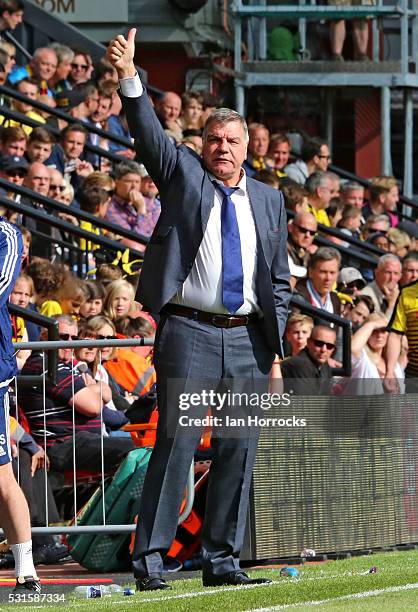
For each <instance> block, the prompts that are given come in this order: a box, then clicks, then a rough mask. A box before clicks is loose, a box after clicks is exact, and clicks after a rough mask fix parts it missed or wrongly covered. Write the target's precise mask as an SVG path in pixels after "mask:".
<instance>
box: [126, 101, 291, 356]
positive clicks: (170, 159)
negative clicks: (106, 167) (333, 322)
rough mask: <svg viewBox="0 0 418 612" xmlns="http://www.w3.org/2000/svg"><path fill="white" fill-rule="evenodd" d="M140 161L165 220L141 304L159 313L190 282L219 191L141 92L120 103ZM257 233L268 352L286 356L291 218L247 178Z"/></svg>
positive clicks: (279, 200)
mask: <svg viewBox="0 0 418 612" xmlns="http://www.w3.org/2000/svg"><path fill="white" fill-rule="evenodd" d="M122 102H123V107H124V110H125V112H126V116H127V120H128V125H129V130H130V133H131V135H132V136H133V137H134V138H135V145H136V150H137V154H138V157H139V159H140V160H141V161H142V163H143V164H144V165H145V167H146V168H147V170H148V172H149V173H150V175H151V177H152V178H153V180H154V182H155V184H156V185H157V187H158V189H159V192H160V198H161V215H160V218H159V220H158V223H157V225H156V227H155V229H154V232H153V234H152V236H151V238H150V241H149V244H148V246H147V249H146V253H145V257H144V263H143V267H142V271H141V275H140V279H139V287H138V292H137V296H136V299H137V300H138V301H139V302H141V304H143V306H144V308H145V309H146V310H149V311H151V312H160V310H161V308H162V307H163V306H164V305H165V304H167V302H169V301H170V300H171V298H172V297H173V296H174V295H175V293H176V292H177V291H178V290H179V289H180V288H181V286H182V284H183V283H184V281H185V279H186V278H187V276H188V274H189V272H190V270H191V268H192V266H193V263H194V260H195V258H196V254H197V251H198V249H199V246H200V243H201V241H202V238H203V232H204V230H205V227H206V223H207V221H208V218H209V214H210V210H211V208H212V206H213V203H214V190H215V187H214V185H213V183H212V182H211V180H210V177H209V174H208V172H207V170H206V169H205V168H204V166H203V165H202V160H201V158H200V157H199V156H198V155H197V154H196V153H195V152H194V151H192V150H191V149H190V148H188V147H186V146H180V147H175V146H174V145H173V144H172V142H171V141H170V139H169V138H168V137H167V136H166V134H165V132H164V130H163V129H162V127H161V124H160V122H159V120H158V118H157V116H156V115H155V113H154V110H153V108H152V106H151V104H150V102H149V100H148V96H147V94H146V92H145V91H144V93H143V95H142V96H140V97H138V98H126V97H124V96H122ZM247 188H248V195H249V199H250V203H251V207H252V211H253V215H254V220H255V227H256V232H257V283H256V284H257V294H258V298H259V302H260V306H261V309H262V312H263V326H264V331H265V335H266V340H267V343H268V345H269V347H270V348H271V349H272V350H273V351H274V352H275V353H277V354H278V355H282V346H281V338H282V336H283V332H284V328H285V325H286V318H287V305H288V302H289V299H290V296H291V291H290V285H289V268H288V263H287V252H286V240H287V225H286V212H285V208H284V203H283V196H282V194H281V193H280V192H279V191H277V190H275V189H272V188H271V187H268V186H267V185H264V184H262V183H260V182H258V181H255V180H253V179H251V178H247Z"/></svg>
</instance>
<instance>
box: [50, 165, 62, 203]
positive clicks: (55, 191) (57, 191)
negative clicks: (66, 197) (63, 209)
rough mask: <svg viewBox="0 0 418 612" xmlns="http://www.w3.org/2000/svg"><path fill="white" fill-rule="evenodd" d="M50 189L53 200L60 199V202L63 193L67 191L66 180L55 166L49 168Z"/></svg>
mask: <svg viewBox="0 0 418 612" xmlns="http://www.w3.org/2000/svg"><path fill="white" fill-rule="evenodd" d="M49 178H50V183H49V191H48V196H49V197H50V198H52V199H53V200H58V201H59V202H60V201H61V199H62V196H61V194H62V193H63V192H64V191H65V181H64V177H63V176H62V174H61V172H60V171H59V170H56V169H55V168H49Z"/></svg>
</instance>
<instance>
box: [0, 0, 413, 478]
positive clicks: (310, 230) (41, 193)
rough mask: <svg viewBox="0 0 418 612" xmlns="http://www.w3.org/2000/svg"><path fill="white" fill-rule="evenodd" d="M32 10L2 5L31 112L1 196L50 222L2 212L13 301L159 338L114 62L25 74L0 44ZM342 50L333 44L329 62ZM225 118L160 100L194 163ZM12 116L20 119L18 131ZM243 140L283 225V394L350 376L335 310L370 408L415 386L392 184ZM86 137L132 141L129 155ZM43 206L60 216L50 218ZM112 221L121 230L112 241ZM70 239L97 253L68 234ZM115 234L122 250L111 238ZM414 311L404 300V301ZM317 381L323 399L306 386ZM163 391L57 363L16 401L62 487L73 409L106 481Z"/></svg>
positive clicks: (10, 67) (107, 366)
mask: <svg viewBox="0 0 418 612" xmlns="http://www.w3.org/2000/svg"><path fill="white" fill-rule="evenodd" d="M23 8H24V7H23V3H22V2H20V0H0V84H6V85H7V86H9V87H12V88H14V89H15V90H16V92H18V93H20V94H23V95H24V96H26V98H27V99H26V100H25V101H22V100H17V99H13V98H8V97H7V96H2V99H1V102H2V107H3V111H2V113H1V116H0V125H1V128H0V179H5V180H6V181H8V182H9V186H8V185H7V183H2V185H1V186H0V195H1V196H3V197H5V198H7V199H8V200H9V201H14V202H15V203H21V204H24V205H26V206H28V207H30V208H32V209H34V210H37V211H40V212H44V213H45V212H47V215H45V216H44V218H43V220H39V219H36V220H35V219H33V218H31V217H30V216H29V215H25V214H22V213H21V212H19V211H18V210H15V209H14V208H9V207H8V206H7V204H6V203H5V201H4V200H3V202H2V204H1V211H0V212H1V214H2V215H3V216H5V217H6V218H8V219H9V220H11V221H12V222H14V223H16V224H18V225H19V226H20V227H21V229H22V232H23V237H24V243H25V252H24V255H23V261H22V273H21V275H20V276H19V278H18V280H17V282H16V285H15V287H14V289H13V292H12V294H11V298H10V301H11V303H13V304H16V305H18V306H20V307H23V308H26V309H28V310H30V311H37V312H39V313H40V314H42V315H45V316H48V317H55V318H56V320H57V321H58V325H59V337H60V339H62V340H70V339H76V338H82V339H86V340H87V339H101V340H106V339H114V338H125V337H128V338H141V337H149V336H153V334H154V329H155V322H154V319H153V318H152V316H151V314H149V313H144V312H143V311H142V310H141V305H140V304H137V303H136V302H135V300H134V295H135V289H134V288H135V286H136V283H137V280H138V268H135V266H134V265H132V257H130V254H129V250H134V251H136V252H143V251H144V249H145V245H146V241H147V239H148V238H149V237H150V236H151V234H152V231H153V229H154V227H155V226H156V224H157V222H158V217H159V213H160V200H159V194H158V189H157V187H156V185H155V184H154V182H153V180H152V177H151V176H150V174H149V173H148V169H147V168H145V167H144V166H143V165H141V164H139V163H138V162H137V161H136V160H135V157H136V154H135V149H134V147H133V140H132V139H131V136H130V134H129V130H128V126H127V123H126V118H125V117H124V115H123V112H122V108H121V103H120V99H119V96H118V93H117V88H118V83H117V78H116V74H115V70H114V68H113V67H112V66H111V65H110V64H108V63H107V62H106V60H105V59H102V60H100V61H99V62H97V63H94V62H93V59H92V57H91V56H90V54H89V53H88V52H87V51H86V50H83V49H80V48H70V47H67V46H66V45H62V44H60V43H58V42H55V43H52V44H50V45H49V46H48V47H43V48H39V49H37V50H36V52H35V53H34V54H33V58H32V59H31V60H30V61H29V62H28V63H27V64H26V65H17V64H16V49H15V48H14V46H13V45H12V44H11V43H10V42H9V41H8V40H5V39H3V38H2V36H1V30H2V29H3V30H4V29H6V28H8V29H12V30H13V29H14V28H15V27H16V26H17V25H18V24H19V23H20V22H21V20H22V16H23ZM337 31H338V28H337V29H336V34H335V35H336V37H337V38H338V39H339V40H340V37H341V35H340V34H338V32H337ZM339 48H340V47H339V46H338V44H337V43H336V47H335V49H336V51H335V54H336V59H338V58H337V55H338V54H339V55H340V51H339V50H338V49H339ZM31 100H32V101H34V100H38V101H39V102H42V103H44V104H45V105H46V106H49V107H50V108H57V109H59V110H62V111H64V112H66V113H68V115H69V116H70V117H71V120H70V121H68V122H67V121H65V120H63V119H62V118H61V117H59V118H58V117H56V116H54V115H52V114H50V113H48V112H47V111H46V110H45V109H43V110H39V109H36V108H34V107H33V106H32V104H31ZM219 106H222V101H221V100H218V99H217V98H216V97H215V96H214V95H213V94H212V93H209V92H199V91H187V92H185V93H184V94H183V95H182V96H179V95H178V94H177V93H175V92H169V91H168V92H165V93H163V94H162V95H160V96H159V97H156V98H155V100H154V107H155V111H156V114H157V116H158V118H159V120H160V122H161V124H162V126H163V127H164V129H165V130H166V133H167V135H168V136H169V137H170V138H171V139H172V140H173V142H175V143H176V144H177V145H178V146H181V145H184V146H187V147H190V148H191V149H193V150H194V151H195V153H196V155H200V153H201V150H202V134H203V126H204V123H205V121H206V118H207V117H208V116H209V114H210V113H211V112H212V110H214V109H215V108H217V107H219ZM8 110H10V111H13V112H15V113H18V115H14V116H13V118H10V117H9V116H8V113H7V111H8ZM19 117H20V118H19ZM25 119H28V120H34V121H36V123H37V124H39V125H37V126H36V127H34V126H33V123H32V122H31V121H29V124H27V123H25ZM248 127H249V144H248V157H247V160H246V161H245V164H244V168H245V171H246V173H247V175H248V176H250V177H253V178H255V179H257V180H260V181H262V182H264V183H267V184H268V185H270V186H271V187H273V188H275V189H281V191H282V193H283V195H284V199H285V204H286V208H287V210H288V212H289V223H288V243H287V244H288V261H289V267H290V272H291V282H292V287H293V289H294V294H295V296H298V305H297V306H295V307H294V308H292V311H291V312H290V316H289V320H288V325H287V329H286V334H285V341H284V344H285V355H286V358H285V360H284V361H283V362H282V364H281V371H282V375H283V377H284V379H285V381H286V379H301V380H303V381H305V383H306V384H305V385H304V386H303V385H302V387H299V388H302V389H303V392H304V393H306V394H314V393H324V392H329V391H330V389H331V387H332V384H331V383H332V368H333V367H339V366H341V333H340V332H339V331H338V328H337V327H334V326H333V325H332V324H331V325H330V324H329V323H327V322H326V321H324V319H323V318H322V317H323V314H322V317H321V311H326V312H327V313H330V314H334V315H339V316H342V317H344V318H345V319H347V320H349V321H351V323H352V326H353V339H352V341H353V349H352V353H351V359H352V368H353V373H352V377H351V379H359V378H375V379H376V380H378V381H379V384H378V385H377V386H375V388H374V391H373V392H374V393H383V392H385V391H387V390H389V387H390V385H385V383H384V381H385V378H386V377H387V376H388V374H389V375H390V376H394V377H396V378H397V379H402V378H403V372H404V369H405V367H406V368H407V373H408V365H407V364H408V363H409V364H412V366H411V365H410V366H409V367H410V369H411V371H413V372H415V371H416V368H418V366H417V365H416V364H417V363H418V358H417V356H416V355H415V351H416V350H417V346H416V343H415V342H414V340H413V339H412V341H411V339H410V338H409V340H410V345H409V346H408V341H407V338H406V336H408V320H409V319H408V316H409V314H408V313H409V312H410V310H411V308H414V312H415V313H416V311H417V306H416V305H415V304H417V303H418V302H413V304H414V305H413V306H412V307H411V306H410V303H411V302H407V303H408V304H409V310H408V311H407V316H405V313H404V312H400V311H399V308H398V304H399V303H400V302H399V294H400V291H401V290H402V288H403V287H413V288H414V289H413V292H415V293H413V296H414V295H416V298H415V300H418V295H417V293H416V292H417V291H418V289H415V285H414V283H416V282H417V281H418V250H416V246H415V240H416V237H417V233H418V225H417V224H416V223H415V222H413V221H400V216H399V210H398V205H399V189H398V182H397V180H396V178H395V177H392V176H377V177H373V178H371V182H370V186H369V188H367V189H365V188H364V186H363V185H360V184H359V183H357V182H355V181H343V180H340V178H339V176H338V175H337V174H335V173H334V172H332V171H330V164H331V154H330V147H329V143H327V142H326V141H325V140H323V139H321V138H319V137H310V138H305V140H304V142H303V145H302V148H301V151H300V155H299V156H295V155H294V152H292V142H291V139H290V137H289V136H288V134H286V133H285V132H282V133H271V132H270V130H269V129H268V126H266V125H264V124H261V123H251V122H250V124H249V126H248ZM91 128H100V129H101V130H104V131H105V132H108V133H109V134H113V135H115V136H120V137H123V138H125V141H126V142H125V145H121V144H119V143H116V142H113V141H111V140H108V139H106V138H105V137H104V136H103V135H102V134H101V135H99V134H97V133H95V132H92V131H90V129H91ZM137 146H138V147H140V146H141V144H140V141H139V142H138V143H137ZM108 154H110V155H108ZM115 155H117V156H118V158H115V157H114V156H115ZM116 160H117V161H116ZM16 187H25V188H26V189H27V190H29V191H25V192H19V191H16V190H15V188H16ZM38 197H41V200H39V199H37V198H38ZM42 197H44V198H50V199H52V200H55V201H56V202H57V203H59V204H61V205H65V207H66V209H65V208H63V207H61V209H60V210H53V209H49V208H48V203H47V201H46V200H44V201H42ZM180 197H181V194H179V198H180ZM80 211H81V213H89V214H90V215H91V217H90V220H86V219H85V218H81V217H79V213H80ZM52 216H55V217H57V218H59V219H60V220H62V221H64V222H65V223H66V224H67V225H66V226H65V227H66V229H62V228H56V227H53V226H52V225H51V223H50V219H51V217H52ZM94 218H95V219H94ZM103 220H105V221H108V222H110V223H112V224H113V226H114V231H109V230H108V229H104V228H103V226H102V225H101V221H103ZM96 221H97V225H95V223H96ZM76 226H77V227H79V228H80V229H82V230H85V231H87V232H89V233H90V234H91V239H87V238H85V237H84V238H78V237H77V236H76V235H74V234H73V233H72V228H74V227H76ZM118 227H119V228H121V229H123V230H124V235H118V233H117V228H118ZM328 229H330V230H334V231H332V232H331V233H330V232H328V231H327V230H328ZM126 230H127V231H128V232H131V236H130V237H127V235H126ZM95 236H96V237H97V236H105V237H107V238H110V239H112V240H114V241H116V243H117V244H119V245H120V249H121V252H120V253H119V254H118V255H116V253H114V252H111V253H109V252H107V251H106V249H104V248H102V247H100V246H99V245H98V244H96V243H95ZM371 247H374V250H373V248H371ZM72 248H75V249H77V248H78V249H79V250H80V251H81V252H83V253H85V254H87V259H86V260H83V262H82V264H80V261H79V260H74V259H72V258H71V249H72ZM126 250H127V251H126ZM125 254H126V257H125ZM74 261H76V263H74ZM413 296H412V297H411V295H410V292H409V293H408V294H407V298H406V299H407V300H408V299H409V300H411V299H412V300H413V299H414V298H413ZM303 304H309V305H310V306H314V307H315V308H316V309H317V310H318V312H317V315H316V316H315V317H313V316H312V317H311V316H307V315H305V314H304V313H303ZM402 304H404V301H401V305H402ZM153 314H154V315H155V314H157V313H153ZM392 316H393V318H394V321H395V324H394V326H393V327H391V323H390V321H391V318H392ZM414 316H415V318H416V315H414ZM414 323H415V322H413V323H412V324H414ZM12 324H13V333H14V340H15V341H25V340H32V341H34V340H38V339H41V338H45V330H42V329H41V328H39V327H38V326H37V325H35V324H33V323H29V322H27V321H25V320H24V319H23V318H21V317H18V316H12ZM389 332H390V334H389ZM405 333H406V336H405V335H401V334H405ZM392 334H397V336H396V339H391V337H392ZM388 343H389V345H390V344H391V343H392V345H393V346H394V347H395V352H396V359H395V360H394V359H393V357H391V356H390V355H389V356H388V354H387V351H386V348H387V344H388ZM17 358H18V365H19V369H20V370H21V372H22V374H23V375H25V374H28V375H34V374H39V373H41V372H43V371H44V370H45V367H46V365H45V364H46V362H47V355H46V354H43V353H42V352H38V351H33V352H30V351H20V352H19V354H18V356H17ZM414 367H415V370H414ZM274 371H275V372H277V370H274ZM312 379H316V380H318V381H319V382H318V384H317V385H315V386H313V385H312ZM156 382H157V381H156V376H155V370H154V367H153V363H152V350H151V349H150V348H149V347H138V348H137V349H125V348H123V349H122V348H119V349H115V348H110V347H109V348H103V349H101V350H98V349H92V348H83V349H77V350H76V351H72V350H71V349H61V350H60V351H59V364H58V377H57V381H56V384H52V383H48V385H47V386H46V389H45V390H44V389H43V387H42V385H41V384H38V385H36V384H35V385H34V384H32V383H31V384H25V383H24V378H22V388H21V389H20V390H19V393H18V397H19V403H20V405H21V409H22V410H23V411H24V413H25V416H26V418H27V421H28V426H29V429H30V431H31V434H32V436H33V438H34V443H35V445H38V446H37V447H38V448H44V447H45V450H46V451H47V454H48V457H49V461H50V464H51V468H52V469H54V470H56V471H58V472H60V473H61V474H65V472H66V471H68V470H71V469H72V460H73V455H72V444H73V441H72V436H73V420H72V419H73V417H72V410H73V408H74V410H75V425H74V426H75V429H76V441H77V453H76V462H77V464H76V467H77V469H79V470H80V469H90V470H91V469H93V470H96V469H97V470H98V471H99V470H100V467H101V452H102V451H101V444H100V440H101V439H103V441H104V443H103V454H104V465H105V468H106V469H109V470H112V469H114V468H115V466H116V465H118V464H119V463H120V461H121V460H122V458H123V457H124V456H125V455H126V453H127V452H129V450H131V448H133V446H132V443H131V441H130V438H129V435H127V434H126V433H125V432H124V431H123V430H122V428H123V426H124V425H125V424H127V423H138V422H143V421H147V420H148V419H149V418H150V415H151V413H152V412H153V411H154V410H155V409H156V399H155V398H156V395H155V386H156ZM286 384H288V383H286ZM336 388H337V389H338V392H340V393H342V392H348V391H349V390H350V389H351V388H352V387H350V384H348V383H347V381H345V383H341V381H340V382H339V383H338V386H337V387H336ZM44 392H45V395H46V403H45V410H46V421H44V416H43V415H44V399H43V398H44ZM45 423H46V426H45ZM35 448H36V446H35ZM78 449H80V452H79V450H78Z"/></svg>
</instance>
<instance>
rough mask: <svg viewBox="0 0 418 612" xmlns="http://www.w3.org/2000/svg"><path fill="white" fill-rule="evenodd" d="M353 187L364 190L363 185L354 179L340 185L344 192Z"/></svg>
mask: <svg viewBox="0 0 418 612" xmlns="http://www.w3.org/2000/svg"><path fill="white" fill-rule="evenodd" d="M354 189H361V190H362V191H364V187H363V185H360V183H357V182H356V181H347V182H346V183H344V184H343V185H342V186H341V191H342V192H343V193H345V192H346V191H354Z"/></svg>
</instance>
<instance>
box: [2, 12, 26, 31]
mask: <svg viewBox="0 0 418 612" xmlns="http://www.w3.org/2000/svg"><path fill="white" fill-rule="evenodd" d="M3 19H4V22H5V24H6V25H7V27H8V29H9V30H14V29H16V28H17V26H18V25H19V24H20V23H22V21H23V11H15V12H14V13H9V11H4V13H3Z"/></svg>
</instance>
